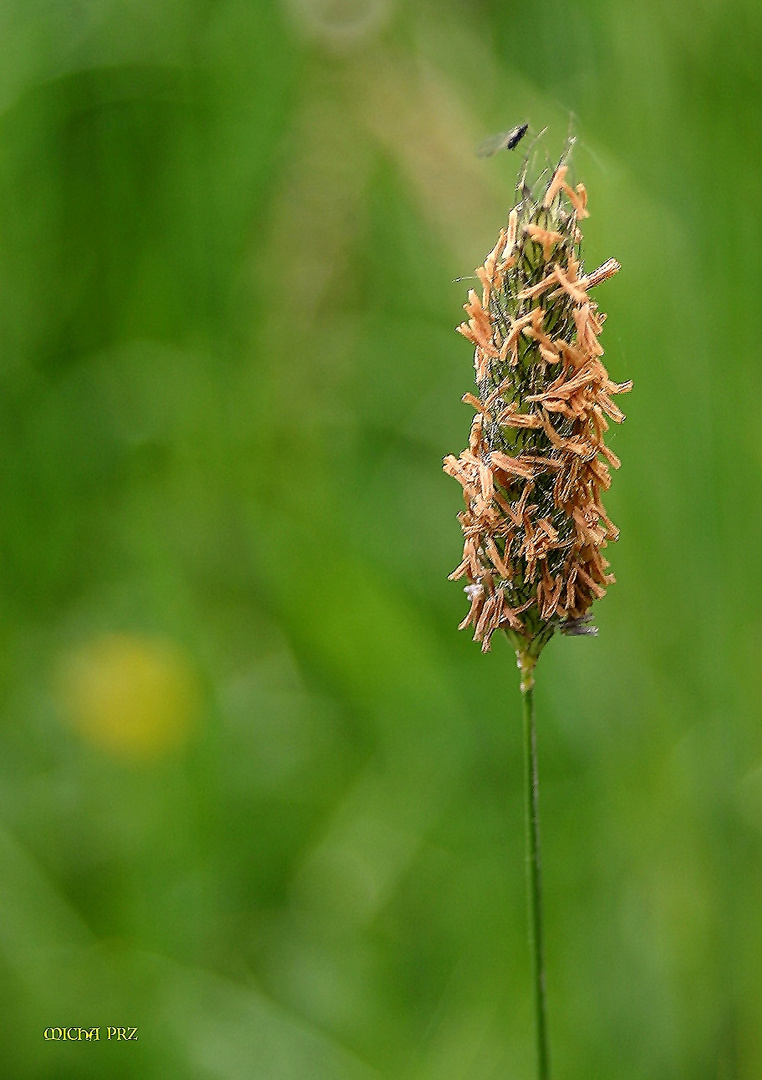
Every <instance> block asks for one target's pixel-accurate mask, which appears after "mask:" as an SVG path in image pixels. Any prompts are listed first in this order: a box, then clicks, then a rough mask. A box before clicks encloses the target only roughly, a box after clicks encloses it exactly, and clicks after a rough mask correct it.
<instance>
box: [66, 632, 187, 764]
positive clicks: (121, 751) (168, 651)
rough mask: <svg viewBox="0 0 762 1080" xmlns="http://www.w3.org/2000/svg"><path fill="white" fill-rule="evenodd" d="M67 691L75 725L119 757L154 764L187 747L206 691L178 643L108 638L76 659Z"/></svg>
mask: <svg viewBox="0 0 762 1080" xmlns="http://www.w3.org/2000/svg"><path fill="white" fill-rule="evenodd" d="M60 691H61V698H62V701H63V704H64V706H65V709H66V712H67V715H68V719H69V722H70V724H71V726H72V727H73V728H74V730H75V731H77V732H78V733H79V734H80V735H81V736H82V737H83V738H84V739H86V740H87V741H88V742H91V743H93V744H94V745H95V746H98V747H99V748H100V749H102V750H106V751H107V752H109V753H111V754H113V755H114V756H115V757H118V758H124V759H130V760H151V759H155V758H159V757H162V756H164V755H165V754H167V753H170V752H171V751H173V750H175V749H177V748H178V747H180V746H182V745H183V744H184V743H185V742H186V741H187V739H188V737H189V735H190V734H191V732H192V730H193V727H194V723H195V719H196V716H197V714H198V709H199V698H200V693H199V685H198V680H197V677H196V675H195V672H194V670H193V668H192V665H191V663H190V661H189V660H188V658H187V657H186V656H185V655H184V653H183V652H182V651H181V649H180V648H179V647H178V646H177V645H175V644H173V643H172V642H169V641H166V640H161V639H157V638H150V637H142V636H139V635H131V634H106V635H103V636H101V637H97V638H94V639H93V640H91V641H89V642H86V643H85V644H84V645H83V646H81V647H80V648H79V649H77V650H76V651H75V652H73V653H71V654H70V655H69V656H68V657H67V658H66V659H65V661H64V663H63V665H62V668H61V679H60Z"/></svg>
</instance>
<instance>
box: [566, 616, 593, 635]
mask: <svg viewBox="0 0 762 1080" xmlns="http://www.w3.org/2000/svg"><path fill="white" fill-rule="evenodd" d="M592 618H593V616H592V614H591V613H589V612H588V613H587V614H585V615H580V616H579V617H578V618H576V619H565V620H564V621H563V622H562V623H560V624H559V625H560V627H561V633H562V634H566V636H567V637H582V636H583V635H585V636H589V637H597V636H598V627H597V626H591V625H590V622H591V620H592Z"/></svg>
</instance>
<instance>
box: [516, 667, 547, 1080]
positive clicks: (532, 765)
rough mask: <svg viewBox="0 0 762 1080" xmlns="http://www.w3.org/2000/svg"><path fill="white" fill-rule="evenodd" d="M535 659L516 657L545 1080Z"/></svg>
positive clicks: (540, 1065)
mask: <svg viewBox="0 0 762 1080" xmlns="http://www.w3.org/2000/svg"><path fill="white" fill-rule="evenodd" d="M535 662H536V660H535V658H534V657H530V656H527V654H526V653H520V654H519V667H520V669H521V691H522V698H523V704H524V789H525V790H524V794H525V799H526V802H525V823H526V858H527V908H528V926H529V949H530V953H531V958H532V978H533V987H534V1012H535V1035H536V1039H537V1075H538V1077H539V1080H549V1077H550V1054H549V1050H548V1023H547V1003H546V994H545V949H544V941H543V925H542V859H541V851H540V807H539V774H538V770H537V734H536V729H535V720H534V666H535Z"/></svg>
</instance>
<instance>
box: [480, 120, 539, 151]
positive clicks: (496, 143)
mask: <svg viewBox="0 0 762 1080" xmlns="http://www.w3.org/2000/svg"><path fill="white" fill-rule="evenodd" d="M528 128H529V124H519V126H518V127H515V128H511V130H510V131H501V132H500V133H499V134H497V135H490V137H489V138H488V139H485V140H484V142H483V143H481V144H480V145H479V146H478V147H477V149H476V156H477V157H492V155H493V154H496V153H497V152H498V150H513V148H514V146H516V145H517V144H518V142H519V141H520V140H521V139H523V138H524V136H525V135H526V133H527V129H528Z"/></svg>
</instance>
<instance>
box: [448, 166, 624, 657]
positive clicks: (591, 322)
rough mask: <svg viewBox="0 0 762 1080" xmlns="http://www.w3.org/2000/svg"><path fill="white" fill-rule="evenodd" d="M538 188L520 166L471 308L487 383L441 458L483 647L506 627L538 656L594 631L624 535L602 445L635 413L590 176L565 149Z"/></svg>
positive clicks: (479, 371) (524, 649) (469, 334)
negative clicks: (458, 488) (607, 503)
mask: <svg viewBox="0 0 762 1080" xmlns="http://www.w3.org/2000/svg"><path fill="white" fill-rule="evenodd" d="M570 149H571V145H570V146H569V147H568V148H567V153H566V154H565V155H564V157H563V158H562V159H561V163H560V164H559V166H558V167H557V168H556V170H555V171H554V173H553V175H552V177H551V179H550V182H549V183H548V184H547V186H544V187H543V189H542V191H541V194H540V196H539V198H537V197H535V195H534V194H533V192H532V191H531V190H530V189H529V188H528V187H527V185H526V168H527V166H526V163H525V165H524V169H523V173H522V175H520V177H519V184H518V187H517V205H516V206H515V207H514V208H513V210H511V212H510V215H509V218H508V227H507V228H506V229H501V231H500V236H499V237H498V241H497V244H496V245H495V247H494V248H493V249H492V251H491V252H490V253H489V255H488V256H487V258H486V260H485V262H484V265H483V266H481V267H479V269H478V270H477V271H476V273H477V275H478V277H479V279H480V280H481V283H482V286H483V289H482V295H481V297H479V296H478V295H477V293H476V292H474V291H473V290H471V291H470V292H469V294H468V303H467V304H465V305H464V307H465V310H466V312H467V314H468V316H469V318H468V321H467V322H464V323H462V324H461V325H460V326H459V327H458V330H459V331H460V333H461V334H463V336H464V337H466V338H468V340H469V341H471V342H473V344H474V345H475V354H474V366H475V368H476V385H477V389H478V394H477V395H474V394H466V395H465V396H464V398H463V400H464V401H465V402H467V403H468V404H469V405H471V406H472V407H473V408H474V410H475V415H474V419H473V423H472V425H471V434H470V438H469V444H468V448H467V449H465V450H464V451H463V452H462V453H461V455H460V457H458V458H455V457H454V456H452V455H450V456H448V457H446V458H445V460H444V469H445V472H447V473H448V474H449V475H450V476H454V477H455V479H456V480H458V481H459V483H460V484H461V485H462V487H463V495H464V499H465V504H466V508H465V510H464V511H462V512H461V513H460V514H459V520H460V523H461V526H462V529H463V536H464V547H463V561H462V562H461V564H460V566H458V568H457V569H456V570H455V571H454V572H453V573H452V574H451V575H450V577H451V579H458V578H466V579H467V580H468V585H467V586H466V590H465V591H466V593H467V595H468V597H469V599H470V601H471V607H470V610H469V612H468V614H467V616H466V618H465V619H464V620H463V622H462V623H461V625H460V628H461V629H463V628H464V627H467V626H472V627H473V629H474V638H475V640H477V641H480V642H481V643H482V649H483V650H485V651H487V650H488V649H489V647H490V638H491V637H492V635H493V634H494V633H495V631H496V630H504V631H505V632H506V633H507V635H508V637H509V638H510V639H511V642H512V644H513V645H514V647H515V648H516V649H517V650H518V651H519V652H521V653H525V654H528V655H533V656H537V655H539V652H540V650H541V649H542V647H543V645H544V644H545V643H546V642H547V641H548V640H549V639H550V637H551V635H552V634H553V632H554V630H555V629H556V627H560V628H561V630H562V631H565V632H567V633H572V634H581V633H594V632H595V631H594V629H593V628H592V627H590V626H589V625H588V620H589V614H588V609H589V608H590V606H591V604H592V603H593V601H594V600H596V599H598V598H599V597H601V596H603V595H604V593H605V592H606V587H607V586H608V585H610V584H611V583H612V582H613V581H614V576H613V574H610V573H608V566H609V564H608V562H607V561H606V559H605V558H604V556H603V553H602V549H603V548H604V547H605V546H606V544H607V542H608V541H609V540H615V539H616V538H617V535H618V532H617V529H616V527H615V526H614V524H613V523H612V522H611V520H610V519H609V517H608V516H607V514H606V511H605V509H604V506H603V503H602V501H601V494H602V492H603V491H605V490H606V489H607V488H608V487H609V485H610V483H611V476H610V473H609V466H612V467H613V468H618V467H619V461H618V459H617V457H616V456H615V455H614V454H613V453H612V451H611V450H610V449H609V447H607V446H606V444H605V442H604V434H605V432H606V431H607V429H608V422H607V418H608V419H609V420H613V421H615V422H617V423H619V422H621V421H622V420H623V419H624V414H623V413H622V412H621V411H620V409H619V408H618V407H617V406H616V404H615V403H614V401H613V400H612V395H613V394H619V393H623V392H624V391H626V390H629V389H631V386H632V383H630V382H627V383H615V382H612V381H611V379H610V378H609V375H608V372H607V370H606V368H605V367H604V365H603V363H602V360H601V357H602V355H603V349H602V348H601V345H600V342H599V340H598V336H599V334H600V332H601V327H602V325H603V321H604V318H605V316H604V315H603V314H602V313H601V312H599V311H598V308H597V305H596V303H595V301H594V300H592V299H591V297H590V290H591V289H593V288H594V287H595V286H596V285H600V284H601V282H603V281H605V280H606V279H607V278H609V277H611V276H612V275H613V274H615V273H616V272H617V271H618V270H619V264H618V263H617V262H616V260H615V259H609V260H608V261H607V262H605V263H603V265H602V266H600V267H599V268H598V269H597V270H595V271H593V273H591V274H586V273H585V272H584V269H583V266H582V261H581V254H580V245H581V241H582V235H581V233H580V229H579V222H580V221H581V220H582V219H583V218H586V217H587V216H588V213H587V195H586V192H585V188H584V186H583V185H582V184H577V185H576V186H575V187H572V186H571V184H570V183H569V182H568V181H567V173H568V164H567V162H568V155H569V151H570Z"/></svg>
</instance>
